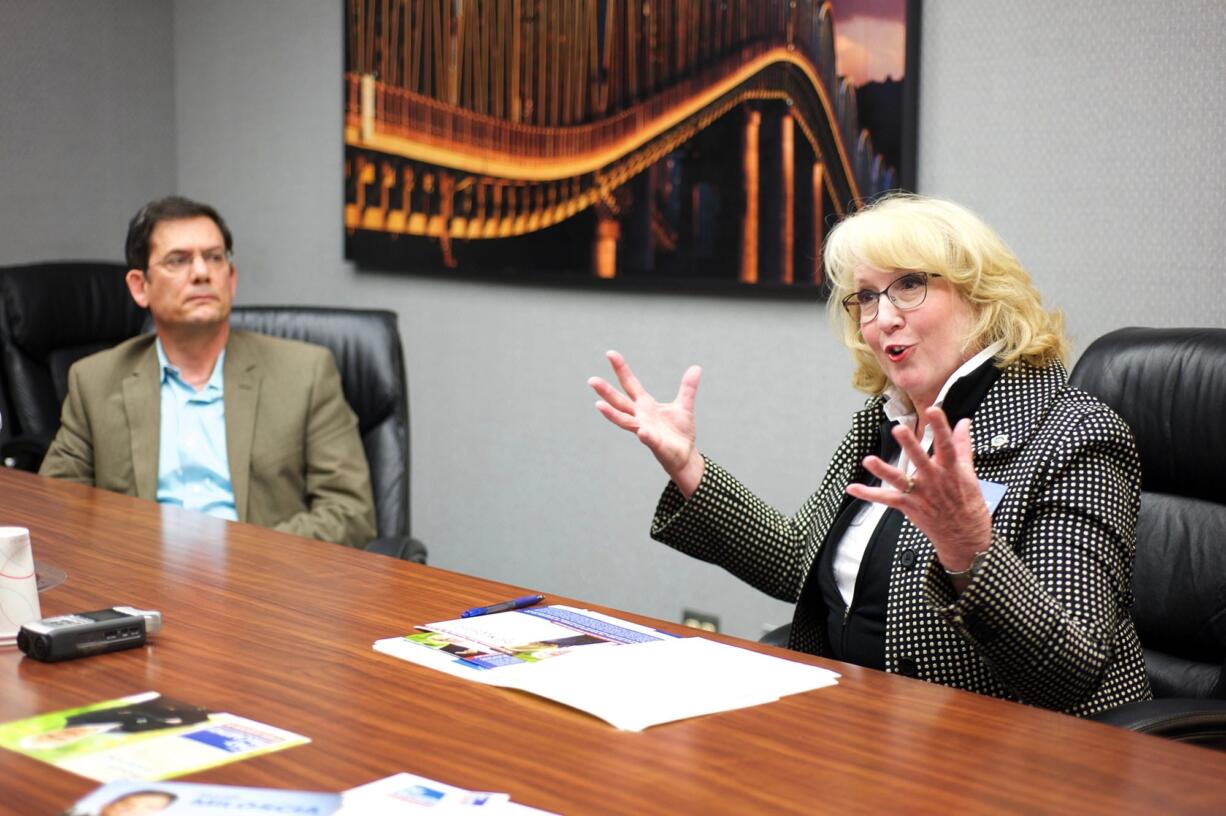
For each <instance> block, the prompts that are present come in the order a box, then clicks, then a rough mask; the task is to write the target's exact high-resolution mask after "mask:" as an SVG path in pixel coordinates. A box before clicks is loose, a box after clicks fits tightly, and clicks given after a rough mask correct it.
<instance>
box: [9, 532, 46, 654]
mask: <svg viewBox="0 0 1226 816" xmlns="http://www.w3.org/2000/svg"><path fill="white" fill-rule="evenodd" d="M41 617H42V612H41V611H40V610H39V606H38V582H37V581H36V580H35V577H34V554H33V553H32V552H31V551H30V531H29V530H27V529H26V528H25V527H0V638H13V637H16V635H17V630H18V629H20V628H21V626H22V624H25V623H29V622H30V621H35V620H38V619H39V618H41Z"/></svg>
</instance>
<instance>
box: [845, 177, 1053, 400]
mask: <svg viewBox="0 0 1226 816" xmlns="http://www.w3.org/2000/svg"><path fill="white" fill-rule="evenodd" d="M823 256H824V259H825V263H826V275H827V278H828V279H829V281H830V283H831V287H832V290H831V295H830V301H829V304H828V305H829V308H830V311H831V318H832V319H833V320H834V322H835V327H836V331H838V332H840V333H841V335H842V338H843V342H844V343H845V344H846V345H847V347H848V348H849V349H850V350H851V353H852V357H853V358H854V359H855V361H856V371H855V373H854V374H853V375H852V384H853V385H855V387H856V388H858V389H860V390H861V391H866V392H868V393H869V394H879V393H881V392H882V391H884V390H885V388H886V386H887V385H888V384H889V381H888V379H887V378H886V375H885V372H884V371H882V370H881V366H880V365H879V364H878V363H877V358H876V357H874V356H873V352H872V350H870V349H869V347H868V346H867V345H866V344H865V342H864V338H863V337H862V336H861V335H860V325H859V323H857V322H856V321H855V320H854V319H852V316H851V315H849V314H848V313H847V311H846V310H845V309H844V308H843V304H842V300H843V298H844V297H846V296H847V295H849V294H851V293H852V291H854V289H855V279H854V278H855V271H856V268H857V267H860V266H866V265H867V266H872V267H876V268H877V269H883V270H898V271H920V272H929V273H936V274H938V275H940V276H941V277H942V278H944V279H945V280H947V281H949V282H950V283H951V284H952V285H953V287H954V290H955V291H956V292H957V293H958V295H959V296H960V297H962V299H963V300H965V301H966V302H967V303H969V304H970V306H971V308H972V313H973V316H974V319H973V322H972V325H971V329H970V332H969V333H968V336H967V337H966V338H965V346H964V348H966V349H967V350H970V349H981V348H983V347H985V346H987V345H988V344H990V343H994V342H996V341H997V340H1003V341H1004V342H1005V344H1004V347H1003V348H1002V349H1001V350H1000V352H998V353H997V355H996V360H997V365H999V366H1001V367H1002V368H1003V367H1004V366H1008V365H1011V364H1013V363H1016V362H1017V361H1019V360H1022V361H1025V362H1027V363H1029V364H1030V365H1034V366H1042V365H1045V364H1046V363H1048V362H1051V361H1053V360H1060V361H1061V362H1063V361H1064V360H1065V357H1066V355H1067V353H1068V340H1067V338H1066V337H1065V336H1064V317H1063V315H1061V314H1060V312H1059V311H1050V312H1049V311H1047V310H1046V309H1044V308H1043V304H1042V301H1041V298H1040V296H1039V291H1038V290H1037V289H1036V288H1035V286H1034V284H1033V283H1032V282H1031V280H1030V275H1028V274H1027V273H1026V270H1025V269H1023V268H1022V264H1021V262H1020V261H1018V259H1017V256H1015V255H1014V254H1013V252H1012V251H1010V249H1009V247H1007V246H1005V242H1004V241H1002V240H1001V239H1000V236H998V235H997V234H996V233H995V231H993V230H992V228H991V227H989V226H988V225H987V224H985V223H984V222H983V221H982V220H981V219H980V218H979V217H978V216H976V215H975V214H974V213H972V212H970V211H969V210H967V209H966V208H964V207H960V206H959V205H957V204H954V203H953V202H950V201H943V200H941V199H938V198H927V197H925V196H918V195H912V194H909V193H894V194H890V195H887V196H885V197H884V198H881V199H879V200H877V201H876V202H874V203H873V204H870V205H869V206H867V207H865V208H864V209H862V210H860V211H859V212H857V213H855V214H854V215H851V216H849V217H847V218H845V219H844V220H843V221H841V222H840V223H839V224H838V225H837V226H835V228H834V229H833V230H831V232H830V235H829V236H828V237H827V239H826V247H825V251H824V253H823ZM921 308H923V307H921Z"/></svg>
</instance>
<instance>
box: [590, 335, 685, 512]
mask: <svg viewBox="0 0 1226 816" xmlns="http://www.w3.org/2000/svg"><path fill="white" fill-rule="evenodd" d="M605 356H606V357H608V358H609V363H610V365H612V366H613V373H614V374H616V375H617V381H618V382H619V383H621V387H622V390H621V391H618V390H617V389H616V388H614V387H613V386H612V385H610V384H609V383H608V382H606V381H605V380H603V379H601V378H600V377H592V378H591V379H589V380H588V381H587V384H588V385H590V386H591V387H592V390H594V391H595V392H596V394H597V395H598V396H599V397H600V399H599V400H598V401H597V402H596V410H597V411H599V412H600V413H601V414H603V415H604V417H605V419H607V420H609V421H610V422H612V423H613V424H614V425H616V426H617V427H619V428H623V429H625V430H627V431H630V432H631V433H633V434H635V435H636V436H637V437H638V438H639V441H640V442H642V443H643V444H644V445H646V446H647V448H648V449H649V450H650V451H651V453H652V455H653V456H655V457H656V461H657V462H659V463H660V466H661V467H663V468H664V472H665V473H667V474H668V477H669V478H670V479H672V480H673V481H674V482H676V484H677V487H678V488H680V490H681V493H682V494H683V495H685V496H686V497H689V496H691V495H693V493H694V491H695V490H697V489H698V483H699V482H700V481H701V480H702V472H703V468H704V463H703V459H702V455H701V454H699V452H698V448H697V447H696V445H695V432H694V397H695V396H696V395H697V393H698V381H699V379H700V378H701V377H702V369H701V368H700V367H699V366H696V365H695V366H690V367H689V368H687V369H686V371H685V374H683V375H682V376H681V385H680V387H678V389H677V396H676V397H675V398H674V399H673V401H672V402H664V403H661V402H657V401H656V399H655V397H653V396H651V394H649V393H648V392H647V389H645V388H643V385H642V383H640V382H639V380H638V377H635V376H634V372H633V371H631V370H630V366H629V365H628V364H627V363H626V360H625V358H624V357H622V356H621V354H619V353H617V352H616V351H610V352H607V353H606V354H605Z"/></svg>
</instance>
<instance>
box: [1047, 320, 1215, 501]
mask: <svg viewBox="0 0 1226 816" xmlns="http://www.w3.org/2000/svg"><path fill="white" fill-rule="evenodd" d="M1071 382H1072V384H1073V385H1075V386H1077V387H1078V388H1081V389H1082V390H1084V391H1088V392H1090V393H1091V394H1094V395H1095V396H1097V397H1098V398H1099V399H1101V400H1102V401H1103V402H1106V403H1107V404H1108V405H1110V406H1111V407H1112V408H1113V409H1115V411H1116V412H1117V413H1118V414H1119V415H1120V416H1122V417H1123V418H1124V420H1125V421H1126V422H1127V423H1128V425H1129V426H1130V427H1131V428H1132V432H1133V434H1134V435H1135V436H1136V440H1137V447H1138V448H1140V450H1141V474H1142V477H1141V478H1142V488H1143V489H1144V490H1147V491H1155V492H1158V493H1170V494H1174V495H1178V496H1189V497H1195V498H1201V499H1206V500H1208V501H1212V502H1216V503H1218V504H1226V487H1224V486H1226V456H1223V455H1222V452H1223V451H1226V422H1224V421H1223V420H1224V419H1226V416H1224V415H1226V329H1147V328H1126V329H1118V330H1116V331H1113V332H1111V333H1109V334H1105V335H1103V336H1102V337H1100V338H1099V339H1098V340H1095V341H1094V342H1093V343H1092V344H1091V345H1090V347H1089V348H1088V349H1086V351H1085V354H1083V355H1082V357H1081V359H1080V360H1078V361H1077V365H1076V367H1075V368H1074V370H1073V376H1072V377H1071Z"/></svg>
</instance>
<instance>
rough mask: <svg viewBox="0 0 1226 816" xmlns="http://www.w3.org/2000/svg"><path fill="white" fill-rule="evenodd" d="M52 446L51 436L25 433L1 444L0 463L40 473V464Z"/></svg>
mask: <svg viewBox="0 0 1226 816" xmlns="http://www.w3.org/2000/svg"><path fill="white" fill-rule="evenodd" d="M49 447H51V437H49V436H34V435H23V436H14V437H13V438H12V439H9V440H8V441H6V442H4V443H3V444H0V464H3V465H4V466H5V467H8V468H16V469H17V470H26V471H29V472H30V473H38V466H39V465H41V464H42V463H43V457H45V456H46V455H47V448H49Z"/></svg>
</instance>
